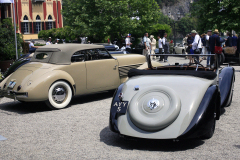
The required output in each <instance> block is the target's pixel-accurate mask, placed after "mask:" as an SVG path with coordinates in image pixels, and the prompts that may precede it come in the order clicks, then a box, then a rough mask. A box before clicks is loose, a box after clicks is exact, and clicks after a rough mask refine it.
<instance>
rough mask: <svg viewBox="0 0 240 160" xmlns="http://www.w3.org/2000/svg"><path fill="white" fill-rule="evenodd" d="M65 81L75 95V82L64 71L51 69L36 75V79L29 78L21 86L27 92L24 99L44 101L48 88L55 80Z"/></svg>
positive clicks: (46, 97)
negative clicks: (38, 75) (26, 96)
mask: <svg viewBox="0 0 240 160" xmlns="http://www.w3.org/2000/svg"><path fill="white" fill-rule="evenodd" d="M60 80H62V81H66V82H67V83H69V85H70V86H71V88H72V90H73V95H75V82H74V80H73V78H72V77H71V75H69V74H68V73H67V72H65V71H61V70H52V71H50V72H47V73H45V74H43V75H42V76H40V77H38V78H37V79H30V80H29V81H28V82H27V84H26V85H25V86H23V87H22V88H23V89H24V90H23V91H24V92H27V93H28V98H27V99H24V100H26V101H44V100H47V99H48V90H49V88H50V87H51V85H52V84H53V83H54V82H56V81H60Z"/></svg>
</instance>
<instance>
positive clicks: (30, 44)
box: [28, 40, 38, 53]
mask: <svg viewBox="0 0 240 160" xmlns="http://www.w3.org/2000/svg"><path fill="white" fill-rule="evenodd" d="M37 48H38V46H34V41H33V40H31V41H30V43H29V50H28V52H29V53H33V52H35V50H36V49H37Z"/></svg>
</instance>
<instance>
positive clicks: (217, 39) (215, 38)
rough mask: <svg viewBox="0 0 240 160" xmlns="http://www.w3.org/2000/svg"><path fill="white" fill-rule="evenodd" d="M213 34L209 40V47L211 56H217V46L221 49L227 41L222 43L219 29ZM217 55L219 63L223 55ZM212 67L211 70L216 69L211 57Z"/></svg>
mask: <svg viewBox="0 0 240 160" xmlns="http://www.w3.org/2000/svg"><path fill="white" fill-rule="evenodd" d="M213 33H214V34H213V35H212V36H211V37H210V38H209V47H210V51H211V54H215V53H214V51H215V46H218V47H221V43H223V42H225V39H223V40H222V41H220V37H219V32H218V29H215V30H214V32H213ZM216 55H217V58H218V62H219V61H220V56H221V55H220V54H216ZM210 66H211V68H213V67H214V57H211V60H210Z"/></svg>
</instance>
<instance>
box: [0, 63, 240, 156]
mask: <svg viewBox="0 0 240 160" xmlns="http://www.w3.org/2000/svg"><path fill="white" fill-rule="evenodd" d="M235 68H236V82H235V91H234V96H233V102H232V105H231V106H230V107H228V108H225V109H223V110H222V112H223V114H222V117H221V119H220V121H217V124H216V130H215V134H214V136H213V137H212V138H211V139H209V140H204V141H202V140H187V141H180V142H172V141H166V140H164V141H163V140H138V141H125V140H123V139H122V138H119V137H118V135H117V134H115V133H112V132H111V131H110V130H109V128H108V118H109V108H110V103H111V96H112V95H113V92H105V93H101V94H94V95H90V96H80V97H76V98H74V99H73V101H72V103H71V104H72V106H71V107H70V108H66V109H63V110H54V111H51V110H49V109H48V108H47V107H46V106H45V104H44V103H29V104H22V103H20V102H17V101H16V102H14V101H13V100H10V99H7V98H3V99H1V100H0V135H2V136H3V137H5V138H7V140H4V141H0V159H1V160H5V159H24V160H26V159H34V160H38V159H231V160H233V159H240V107H239V104H240V99H239V93H240V82H239V79H240V67H235Z"/></svg>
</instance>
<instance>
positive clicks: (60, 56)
mask: <svg viewBox="0 0 240 160" xmlns="http://www.w3.org/2000/svg"><path fill="white" fill-rule="evenodd" d="M97 48H104V46H103V45H93V44H77V43H68V44H53V45H46V46H43V47H40V48H38V49H36V52H35V54H34V56H33V57H32V59H31V62H45V63H47V62H48V63H53V64H71V57H72V55H73V54H74V53H75V52H77V51H81V50H86V49H97ZM41 52H48V53H49V56H50V57H49V58H48V59H45V60H38V59H36V58H35V55H37V54H38V53H41Z"/></svg>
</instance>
